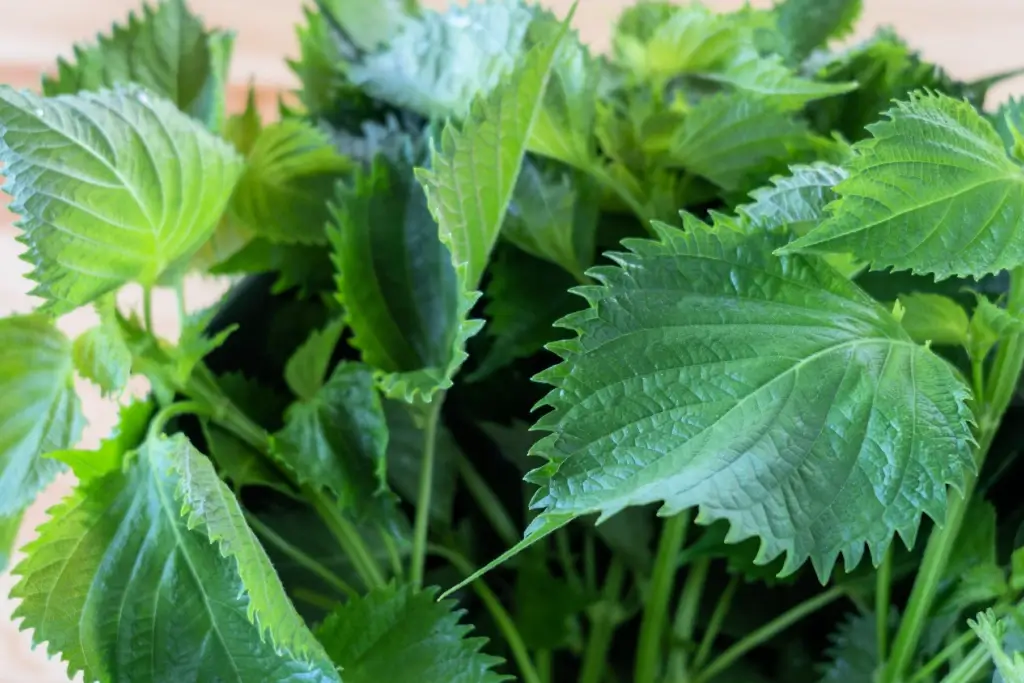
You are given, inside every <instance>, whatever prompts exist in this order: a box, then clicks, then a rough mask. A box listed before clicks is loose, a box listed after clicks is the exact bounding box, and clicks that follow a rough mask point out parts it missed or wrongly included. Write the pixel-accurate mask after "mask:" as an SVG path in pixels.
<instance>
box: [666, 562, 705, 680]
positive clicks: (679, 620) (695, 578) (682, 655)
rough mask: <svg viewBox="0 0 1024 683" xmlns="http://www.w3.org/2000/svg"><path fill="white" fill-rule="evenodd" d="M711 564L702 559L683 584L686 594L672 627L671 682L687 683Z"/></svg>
mask: <svg viewBox="0 0 1024 683" xmlns="http://www.w3.org/2000/svg"><path fill="white" fill-rule="evenodd" d="M710 566H711V560H710V559H709V558H707V557H703V558H701V559H699V560H697V561H696V562H694V563H693V565H692V566H691V567H690V572H689V573H688V574H687V576H686V583H684V584H683V593H682V595H681V596H680V598H679V607H678V608H677V610H676V619H675V624H674V625H673V627H672V654H671V655H670V656H669V660H668V678H669V680H670V681H674V682H675V683H684V682H685V681H687V680H688V678H689V677H688V674H687V667H688V665H689V659H690V652H689V650H690V646H691V645H692V644H693V631H694V629H695V628H696V625H697V610H698V609H699V608H700V598H701V596H702V595H703V594H704V583H705V582H706V581H707V578H708V569H709V568H710Z"/></svg>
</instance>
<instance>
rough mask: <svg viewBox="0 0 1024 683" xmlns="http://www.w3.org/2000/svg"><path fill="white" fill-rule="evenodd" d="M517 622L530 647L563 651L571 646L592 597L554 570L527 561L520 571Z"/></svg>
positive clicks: (516, 594)
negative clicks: (577, 622)
mask: <svg viewBox="0 0 1024 683" xmlns="http://www.w3.org/2000/svg"><path fill="white" fill-rule="evenodd" d="M515 596H516V597H515V605H516V615H515V619H516V625H517V626H518V627H519V632H520V633H522V634H523V640H524V642H525V643H526V646H527V647H529V648H530V649H534V650H536V649H542V650H560V649H564V648H566V647H567V646H568V645H569V642H570V638H571V636H572V634H573V633H574V632H577V633H578V631H579V625H578V624H575V625H574V623H573V622H574V621H576V619H577V617H578V616H579V615H580V614H581V613H582V612H583V611H584V610H585V609H586V608H587V605H588V603H589V602H590V600H589V599H588V596H587V595H586V594H585V593H584V592H583V589H582V587H579V586H574V585H573V584H571V583H569V582H568V581H566V580H565V579H562V578H558V577H556V576H554V575H552V573H551V569H550V568H549V567H546V566H543V565H541V564H539V563H538V562H531V561H527V562H523V563H522V564H521V566H520V567H519V571H518V572H517V573H516V593H515Z"/></svg>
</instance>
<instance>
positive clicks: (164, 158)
mask: <svg viewBox="0 0 1024 683" xmlns="http://www.w3.org/2000/svg"><path fill="white" fill-rule="evenodd" d="M0 161H2V162H3V163H4V165H5V167H4V171H3V173H4V175H6V176H7V181H8V182H7V184H6V186H5V189H6V190H7V192H9V193H10V194H11V195H12V197H13V201H12V202H11V210H12V211H13V212H15V213H17V214H20V215H21V222H20V223H19V225H20V226H21V227H22V229H23V230H25V235H24V236H23V237H22V239H23V240H24V241H25V243H27V244H28V246H29V251H28V254H27V256H26V258H27V259H28V260H29V261H30V262H31V263H32V264H33V265H34V266H35V270H34V271H33V272H32V275H31V277H32V279H34V280H35V281H36V282H37V283H38V286H37V287H36V289H35V290H34V291H35V293H36V294H38V295H39V296H42V297H44V298H46V299H47V303H46V305H45V308H46V309H48V310H49V311H50V312H52V313H54V314H60V313H66V312H68V311H70V310H72V309H74V308H77V307H78V306H81V305H84V304H87V303H89V302H91V301H93V300H95V299H97V298H99V297H100V296H102V295H103V294H106V293H108V292H112V291H114V290H115V289H117V288H119V287H120V286H121V285H123V284H125V283H126V282H129V281H133V280H134V281H138V282H140V283H142V284H143V285H152V284H155V283H156V282H157V280H158V279H159V277H160V275H161V273H163V272H164V270H165V269H167V268H168V267H169V266H171V265H172V264H174V263H175V262H177V261H178V260H179V259H181V258H182V257H186V256H189V255H191V254H192V253H193V252H195V251H196V250H197V249H198V248H199V247H200V246H201V245H202V244H203V242H205V241H206V239H207V238H208V237H209V236H210V234H211V232H212V231H213V228H214V225H215V224H216V221H217V219H218V218H219V217H220V214H221V212H222V211H223V208H224V205H225V203H226V202H227V199H228V196H229V195H230V193H231V189H232V187H233V186H234V183H235V180H236V178H237V177H238V174H239V172H240V171H241V159H240V158H239V157H238V155H237V154H236V153H235V151H234V150H233V149H232V148H231V146H230V145H228V144H227V143H226V142H224V141H222V140H219V139H218V138H215V137H214V136H212V135H210V134H209V133H208V132H207V131H206V130H204V129H203V128H202V127H201V126H200V125H199V124H198V123H197V122H196V121H194V120H193V119H190V118H188V117H187V116H185V115H184V114H182V113H181V112H179V111H178V110H177V109H175V107H174V105H173V104H171V103H170V102H168V101H167V100H164V99H161V98H158V97H156V96H154V95H151V94H149V93H147V92H146V91H143V90H139V89H137V88H119V89H117V90H112V91H109V90H105V91H101V92H99V93H82V94H79V95H62V96H60V97H54V98H41V97H39V96H37V95H33V94H31V93H28V92H18V91H15V90H12V89H10V88H6V87H2V88H0Z"/></svg>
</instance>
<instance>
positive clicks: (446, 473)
mask: <svg viewBox="0 0 1024 683" xmlns="http://www.w3.org/2000/svg"><path fill="white" fill-rule="evenodd" d="M384 414H385V415H386V416H387V421H388V450H387V462H388V481H389V482H390V483H391V486H392V488H394V490H395V493H397V494H398V495H400V496H401V497H402V499H403V500H405V501H407V502H408V503H410V504H411V505H413V506H416V505H419V498H420V491H419V486H420V478H421V477H420V475H421V473H422V472H423V453H424V448H425V447H426V438H425V437H426V434H425V432H424V429H423V426H422V425H419V424H417V417H418V416H417V415H416V408H415V407H414V406H410V405H408V404H406V403H403V402H401V401H384ZM462 457H464V456H463V455H462V451H461V450H460V449H459V444H458V443H457V442H456V441H455V437H453V436H452V433H451V432H450V431H448V428H447V427H445V426H444V425H443V424H439V425H438V426H437V435H436V437H435V439H434V474H433V477H432V478H431V485H432V489H431V494H430V517H431V519H432V520H434V521H435V522H438V523H440V524H443V525H448V524H450V523H451V521H452V505H453V503H454V502H455V481H456V476H457V474H458V469H457V468H458V460H459V458H462Z"/></svg>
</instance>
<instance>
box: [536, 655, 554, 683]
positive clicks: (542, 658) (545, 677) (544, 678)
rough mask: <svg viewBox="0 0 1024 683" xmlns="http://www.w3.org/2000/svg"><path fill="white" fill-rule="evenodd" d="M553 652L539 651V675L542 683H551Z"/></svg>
mask: <svg viewBox="0 0 1024 683" xmlns="http://www.w3.org/2000/svg"><path fill="white" fill-rule="evenodd" d="M551 667H552V661H551V650H537V675H538V676H540V680H541V683H551Z"/></svg>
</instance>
